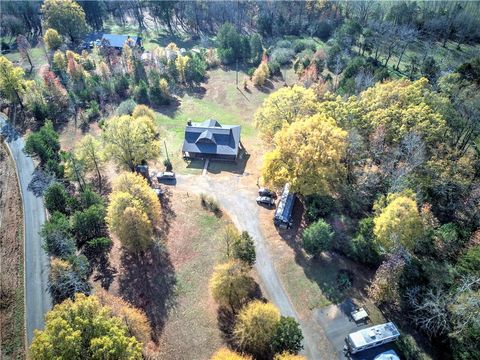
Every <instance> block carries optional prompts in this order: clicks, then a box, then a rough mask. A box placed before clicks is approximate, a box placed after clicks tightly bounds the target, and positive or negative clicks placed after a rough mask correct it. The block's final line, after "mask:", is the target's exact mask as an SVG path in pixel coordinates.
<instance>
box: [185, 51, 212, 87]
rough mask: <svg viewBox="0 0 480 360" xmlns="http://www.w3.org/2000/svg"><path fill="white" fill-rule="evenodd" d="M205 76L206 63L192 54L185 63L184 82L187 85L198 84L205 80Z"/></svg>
mask: <svg viewBox="0 0 480 360" xmlns="http://www.w3.org/2000/svg"><path fill="white" fill-rule="evenodd" d="M206 75H207V63H206V62H205V60H204V59H203V58H202V57H201V56H199V55H197V54H193V55H192V56H191V58H190V60H189V61H188V62H187V67H186V69H185V80H186V81H187V82H189V83H190V82H193V83H200V82H202V81H204V80H205V77H206Z"/></svg>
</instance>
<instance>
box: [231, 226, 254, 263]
mask: <svg viewBox="0 0 480 360" xmlns="http://www.w3.org/2000/svg"><path fill="white" fill-rule="evenodd" d="M232 255H233V257H234V258H235V259H238V260H241V261H243V262H244V263H246V264H248V265H249V266H253V264H255V259H256V254H255V244H254V242H253V239H252V237H251V236H250V234H249V233H248V232H246V231H244V232H242V234H241V235H240V236H238V237H236V238H235V239H234V242H233V244H232Z"/></svg>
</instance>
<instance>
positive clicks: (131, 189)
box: [112, 172, 161, 226]
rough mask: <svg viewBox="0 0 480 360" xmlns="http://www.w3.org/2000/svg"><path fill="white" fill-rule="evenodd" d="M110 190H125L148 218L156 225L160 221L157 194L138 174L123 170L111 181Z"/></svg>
mask: <svg viewBox="0 0 480 360" xmlns="http://www.w3.org/2000/svg"><path fill="white" fill-rule="evenodd" d="M112 191H113V192H114V193H115V192H125V193H127V194H129V195H131V196H133V198H135V199H136V200H138V201H139V202H140V205H141V209H142V210H144V211H145V213H146V214H147V216H148V219H149V220H150V221H151V223H152V224H153V225H154V226H156V225H158V223H159V222H160V212H161V209H160V202H159V201H158V198H157V195H156V194H155V192H154V191H153V190H152V189H151V188H150V186H149V185H148V182H147V180H145V178H144V177H143V176H141V175H139V174H136V173H129V172H124V173H122V174H120V175H119V176H117V177H116V178H115V180H114V181H113V183H112Z"/></svg>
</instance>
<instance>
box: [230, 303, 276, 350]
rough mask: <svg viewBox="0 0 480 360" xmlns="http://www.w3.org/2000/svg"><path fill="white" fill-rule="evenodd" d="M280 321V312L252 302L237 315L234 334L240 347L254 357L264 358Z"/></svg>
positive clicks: (274, 308)
mask: <svg viewBox="0 0 480 360" xmlns="http://www.w3.org/2000/svg"><path fill="white" fill-rule="evenodd" d="M279 321H280V312H279V311H278V309H277V308H276V307H275V306H274V305H273V304H270V303H263V302H261V301H259V300H254V301H252V302H250V303H248V304H247V305H246V306H245V307H244V308H243V309H242V311H241V312H240V313H239V314H238V317H237V323H236V324H235V329H234V334H235V338H236V340H237V342H238V344H239V346H240V348H242V349H244V350H245V351H246V352H248V353H250V354H252V355H255V356H265V355H266V354H269V353H270V351H271V348H270V344H271V342H272V339H273V336H274V335H275V331H276V329H277V326H278V323H279Z"/></svg>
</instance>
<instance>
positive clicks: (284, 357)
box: [273, 351, 306, 360]
mask: <svg viewBox="0 0 480 360" xmlns="http://www.w3.org/2000/svg"><path fill="white" fill-rule="evenodd" d="M273 360H306V359H305V357H304V356H301V355H294V354H291V353H289V352H288V351H285V352H283V353H281V354H276V355H275V356H274V358H273Z"/></svg>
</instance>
